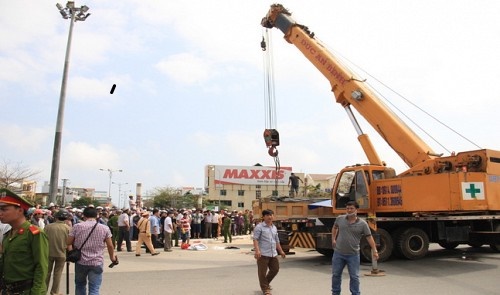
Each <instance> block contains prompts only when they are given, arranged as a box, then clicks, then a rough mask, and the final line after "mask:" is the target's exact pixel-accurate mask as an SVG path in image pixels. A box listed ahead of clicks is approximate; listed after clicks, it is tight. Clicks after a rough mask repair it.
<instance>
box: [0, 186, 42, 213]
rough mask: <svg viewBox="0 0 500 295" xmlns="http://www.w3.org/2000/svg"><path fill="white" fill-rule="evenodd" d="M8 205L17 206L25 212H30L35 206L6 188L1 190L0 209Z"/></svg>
mask: <svg viewBox="0 0 500 295" xmlns="http://www.w3.org/2000/svg"><path fill="white" fill-rule="evenodd" d="M7 205H15V206H19V207H21V208H23V209H24V210H28V209H29V208H31V207H33V206H34V205H33V204H31V203H30V202H28V201H27V200H26V199H24V198H23V197H21V196H18V195H16V194H15V193H13V192H11V191H10V190H8V189H6V188H0V207H1V206H7Z"/></svg>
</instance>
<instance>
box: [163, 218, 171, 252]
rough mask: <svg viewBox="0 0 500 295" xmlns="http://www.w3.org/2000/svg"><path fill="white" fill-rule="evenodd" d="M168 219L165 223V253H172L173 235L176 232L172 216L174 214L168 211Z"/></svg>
mask: <svg viewBox="0 0 500 295" xmlns="http://www.w3.org/2000/svg"><path fill="white" fill-rule="evenodd" d="M167 214H168V215H167V217H165V221H164V222H163V238H164V240H163V251H165V252H172V233H173V232H174V226H173V225H172V215H173V214H174V212H172V211H168V212H167Z"/></svg>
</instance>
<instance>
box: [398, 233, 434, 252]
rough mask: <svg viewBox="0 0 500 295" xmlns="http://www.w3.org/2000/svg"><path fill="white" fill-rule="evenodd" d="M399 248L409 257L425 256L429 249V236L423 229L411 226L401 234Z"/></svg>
mask: <svg viewBox="0 0 500 295" xmlns="http://www.w3.org/2000/svg"><path fill="white" fill-rule="evenodd" d="M397 248H398V250H399V251H400V252H401V254H402V255H403V257H405V258H407V259H411V260H415V259H420V258H423V257H424V256H425V255H427V252H428V251H429V237H428V236H427V234H426V233H425V232H424V231H423V230H421V229H419V228H416V227H410V228H408V229H406V230H405V231H403V232H402V233H401V235H400V236H399V240H398V241H397Z"/></svg>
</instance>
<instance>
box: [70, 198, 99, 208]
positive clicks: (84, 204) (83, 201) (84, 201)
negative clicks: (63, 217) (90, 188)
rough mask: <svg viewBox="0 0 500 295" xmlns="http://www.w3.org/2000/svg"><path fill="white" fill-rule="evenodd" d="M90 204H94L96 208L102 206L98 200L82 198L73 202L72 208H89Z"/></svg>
mask: <svg viewBox="0 0 500 295" xmlns="http://www.w3.org/2000/svg"><path fill="white" fill-rule="evenodd" d="M90 204H93V205H94V207H97V206H100V204H99V202H98V201H96V200H92V198H89V197H81V198H79V199H78V200H74V201H73V202H71V207H73V208H77V207H87V206H88V205H90Z"/></svg>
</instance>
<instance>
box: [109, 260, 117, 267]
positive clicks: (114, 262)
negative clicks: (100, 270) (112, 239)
mask: <svg viewBox="0 0 500 295" xmlns="http://www.w3.org/2000/svg"><path fill="white" fill-rule="evenodd" d="M115 265H118V257H116V259H115V261H113V262H111V264H110V265H108V267H109V268H113V267H114V266H115Z"/></svg>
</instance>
